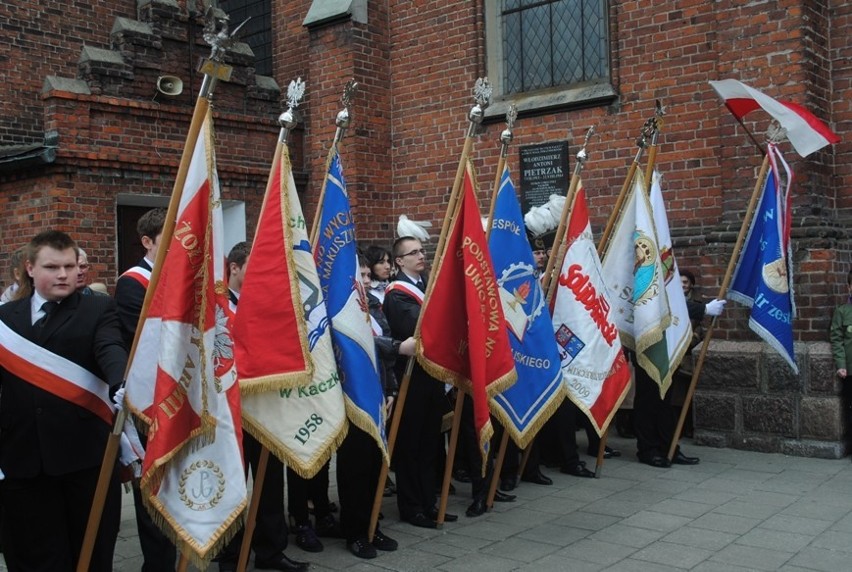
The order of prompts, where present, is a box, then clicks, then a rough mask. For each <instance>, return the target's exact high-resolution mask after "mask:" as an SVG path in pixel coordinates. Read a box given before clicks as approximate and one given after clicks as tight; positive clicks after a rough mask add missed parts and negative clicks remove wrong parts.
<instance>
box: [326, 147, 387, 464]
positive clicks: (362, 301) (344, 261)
mask: <svg viewBox="0 0 852 572" xmlns="http://www.w3.org/2000/svg"><path fill="white" fill-rule="evenodd" d="M319 219H320V223H319V232H318V236H317V242H316V246H315V247H314V259H315V261H316V264H317V272H318V274H319V280H320V286H321V287H322V290H323V294H324V295H325V303H326V307H327V309H328V316H329V319H330V321H331V337H332V342H333V343H334V355H335V359H336V360H337V366H338V370H339V372H340V377H341V385H342V386H343V393H344V395H345V397H346V413H347V416H348V417H349V420H350V421H351V422H352V423H354V424H355V425H356V426H358V427H359V428H360V429H362V430H363V431H365V432H366V433H368V434H370V435H371V436H372V437H373V438H374V439H376V441H377V443H378V444H379V446H380V447H381V448H382V450H383V452H384V454H385V455H387V448H386V438H385V415H384V407H383V404H384V392H383V391H382V384H381V378H380V375H379V369H378V360H377V357H376V347H375V342H374V340H373V331H372V328H371V326H370V315H369V310H368V306H367V297H366V293H365V292H364V286H363V284H362V283H361V275H360V272H359V267H358V254H357V249H356V245H355V223H354V221H353V219H352V211H351V209H350V206H349V196H348V195H347V193H346V182H345V180H344V178H343V167H342V166H341V164H340V156H339V155H338V154H337V152H336V149H334V150H332V157H331V161H330V162H329V169H328V174H327V176H326V188H325V194H324V197H323V203H322V205H321V214H320V217H319Z"/></svg>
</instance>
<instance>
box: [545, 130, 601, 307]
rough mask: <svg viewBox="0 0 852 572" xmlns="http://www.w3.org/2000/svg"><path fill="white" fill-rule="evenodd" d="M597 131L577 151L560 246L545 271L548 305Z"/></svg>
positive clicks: (558, 233) (558, 229)
mask: <svg viewBox="0 0 852 572" xmlns="http://www.w3.org/2000/svg"><path fill="white" fill-rule="evenodd" d="M594 133H595V127H594V125H593V126H592V127H589V129H588V131H586V138H585V140H584V141H583V147H582V148H581V149H580V150H579V151H578V152H577V164H576V165H575V166H574V172H573V173H572V174H571V182H570V183H569V184H568V193H567V194H566V195H565V204H564V205H563V207H562V213H561V215H560V217H559V226H557V227H556V238H557V239H558V240H559V247H558V248H557V249H556V256H551V257H550V258H549V259H548V260H547V267H546V268H545V271H544V278H543V279H542V284H541V287H542V289H543V290H544V291H545V293H546V294H547V296H546V300H547V305H548V307H549V306H550V302H551V300H553V295H554V294H555V293H556V286H557V284H558V283H559V281H558V280H554V279H553V278H554V274H556V273H558V272H559V271H560V270H561V269H562V263H563V262H564V261H565V254H566V253H567V252H568V244H566V242H565V232H566V229H567V228H568V217H569V216H571V213H572V212H573V210H574V200H575V199H576V198H577V188H578V187H579V186H580V173H582V172H583V166H584V165H585V163H586V159H587V158H588V156H587V155H586V146H587V145H588V144H589V139H591V137H592V135H594Z"/></svg>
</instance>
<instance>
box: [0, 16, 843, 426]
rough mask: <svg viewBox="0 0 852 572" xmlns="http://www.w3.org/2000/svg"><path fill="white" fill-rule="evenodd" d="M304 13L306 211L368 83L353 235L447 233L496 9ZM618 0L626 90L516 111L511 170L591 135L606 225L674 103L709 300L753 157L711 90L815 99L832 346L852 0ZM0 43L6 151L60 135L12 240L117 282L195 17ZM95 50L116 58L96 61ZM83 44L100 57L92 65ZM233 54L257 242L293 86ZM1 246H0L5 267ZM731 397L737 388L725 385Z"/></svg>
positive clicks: (687, 221)
mask: <svg viewBox="0 0 852 572" xmlns="http://www.w3.org/2000/svg"><path fill="white" fill-rule="evenodd" d="M137 4H138V6H137ZM189 4H190V5H191V6H195V5H196V4H197V2H194V1H193V2H190V3H189ZM311 4H312V2H311V0H296V1H288V0H272V6H273V53H274V75H275V80H276V81H277V82H278V85H279V86H280V87H281V89H282V91H283V92H286V86H287V84H288V83H289V82H290V80H292V79H294V78H296V77H299V76H301V77H302V78H304V79H305V80H306V82H307V86H308V89H307V92H306V100H305V102H304V103H303V105H302V107H301V111H302V112H303V115H304V124H303V127H301V128H300V129H298V130H296V132H295V133H294V134H293V135H292V139H293V145H292V148H293V149H294V152H293V158H294V160H293V163H294V167H295V169H296V170H297V175H298V181H299V183H300V185H301V187H302V190H303V199H304V211H305V214H306V216H307V217H308V219H309V220H310V219H312V217H313V213H314V210H315V208H316V202H317V198H318V195H319V191H320V187H321V183H322V179H323V174H324V173H323V172H324V169H325V162H326V154H327V152H328V149H329V146H330V144H331V141H332V139H333V137H334V133H335V125H334V119H335V117H336V115H337V113H338V112H339V111H340V109H341V103H340V95H341V90H342V88H343V85H344V84H345V83H346V81H347V80H349V79H350V78H354V79H355V80H357V81H358V82H359V83H360V84H361V88H360V90H359V93H358V95H357V96H356V98H355V101H354V102H353V105H352V108H351V115H352V124H351V127H350V128H349V130H348V131H347V136H346V138H345V139H344V140H343V141H342V143H341V146H340V149H341V156H342V160H343V164H344V168H345V173H346V178H347V182H348V185H349V190H350V192H351V194H352V200H353V204H354V205H355V207H354V208H355V216H356V221H357V223H358V231H357V233H358V235H359V237H360V238H361V240H362V242H384V243H386V244H389V243H390V242H391V240H392V239H393V235H394V229H395V227H396V220H397V217H398V216H399V215H400V214H406V215H408V216H410V217H411V218H414V219H424V220H430V221H432V222H433V223H434V228H436V229H437V228H440V225H441V222H442V217H443V214H444V212H445V208H446V200H447V197H448V195H449V191H450V188H451V186H452V182H453V178H454V176H455V173H456V169H457V165H458V158H459V153H460V152H461V149H462V144H463V140H464V135H465V132H466V131H467V126H468V121H467V114H468V111H469V110H470V106H471V103H472V101H471V96H470V92H471V88H472V86H473V82H474V80H475V79H476V78H477V77H481V76H484V75H486V73H487V70H486V57H485V55H486V45H485V22H484V12H483V3H482V2H478V1H477V2H456V1H452V0H431V1H425V0H389V1H388V2H379V3H376V2H369V3H367V6H368V19H367V22H366V23H362V22H356V21H354V20H352V19H347V18H341V19H339V20H336V21H333V22H328V23H325V24H322V25H318V26H313V27H311V28H310V29H308V28H306V27H305V26H303V25H302V23H303V21H304V20H305V17H306V15H307V13H308V10H309V8H310V6H311ZM609 5H610V8H609V22H610V33H611V58H612V60H611V69H612V85H613V87H614V89H615V90H616V92H617V97H616V98H615V99H614V101H612V102H611V103H609V104H607V105H598V106H591V107H577V108H565V109H557V110H554V111H550V112H547V113H541V114H531V115H528V116H522V117H520V118H519V119H518V121H517V122H516V125H515V131H514V132H515V140H514V143H513V147H512V148H511V150H510V156H509V166H510V168H511V169H512V171H513V173H514V174H515V177H516V178H517V174H518V172H519V165H518V151H517V147H518V146H521V145H532V144H536V143H543V142H548V141H555V140H568V141H569V143H570V153H571V154H572V155H573V154H574V153H576V151H577V150H578V146H579V144H580V142H581V141H582V138H583V135H584V134H585V132H586V129H587V128H588V127H589V126H591V125H595V126H596V128H597V135H596V136H595V137H594V138H593V140H592V142H591V144H590V146H589V149H588V151H589V157H590V158H589V161H588V162H587V165H586V169H585V171H584V173H583V181H584V186H585V187H586V189H587V193H588V197H589V201H590V211H591V215H592V224H593V228H594V229H595V231H596V232H598V233H599V232H600V231H601V229H602V228H603V226H604V224H605V223H606V220H607V217H608V216H609V214H610V212H611V211H612V207H613V204H614V201H615V197H616V195H617V193H618V191H619V189H620V188H621V186H622V183H623V178H624V176H625V174H626V171H627V167H628V165H629V163H630V161H631V160H632V158H633V156H634V154H635V151H636V147H635V144H634V142H635V139H636V136H637V135H638V132H639V129H640V127H641V125H642V123H643V122H644V121H645V120H646V119H647V118H648V117H649V116H650V115H651V114H652V112H653V107H654V101H655V100H656V99H660V100H661V101H662V102H663V103H664V104H665V106H666V107H667V111H668V113H667V115H666V117H665V123H664V126H663V130H662V134H661V137H660V141H659V143H660V146H659V154H658V165H659V167H660V169H661V170H662V171H663V173H664V175H665V179H664V193H665V196H666V198H667V202H668V208H669V218H670V224H671V227H672V232H673V235H674V237H675V246H676V249H677V254H678V257H679V261H680V265H681V267H683V268H690V269H692V270H694V271H695V272H696V274H697V275H698V276H700V282H701V286H702V292H703V293H704V295H705V296H707V297H712V296H714V295H715V293H716V292H717V290H718V288H719V285H720V283H721V280H722V276H723V274H724V271H725V268H726V266H727V264H728V260H729V258H730V256H731V250H732V247H733V244H734V241H735V239H736V236H737V233H738V231H739V228H740V221H741V219H742V215H743V210H744V207H745V204H746V202H747V200H748V197H749V196H750V195H751V193H752V190H753V187H754V180H755V176H756V174H757V172H758V170H759V168H760V163H761V156H760V152H759V151H758V150H757V149H756V147H755V145H754V144H753V143H752V142H751V141H750V140H749V138H748V137H747V135H746V132H745V130H744V129H743V127H741V126H740V125H738V124H737V122H736V121H735V120H734V119H733V117H732V116H730V114H728V113H727V111H725V109H724V107H723V105H722V104H721V103H720V101H719V99H718V97H717V96H716V95H715V93H714V92H713V90H712V89H711V88H710V86H709V84H708V80H712V79H722V78H728V77H733V78H737V79H740V80H742V81H745V82H747V83H749V84H750V85H753V86H755V87H757V88H760V89H763V90H765V91H766V92H767V93H769V94H770V95H773V96H776V97H779V98H784V99H790V100H793V101H796V102H798V103H801V104H804V105H806V106H807V107H808V108H810V109H811V110H812V111H814V113H816V114H817V115H818V116H819V117H821V118H822V119H824V120H826V121H827V122H829V124H830V125H831V127H832V128H833V129H835V131H837V132H838V133H839V134H840V135H841V137H843V139H844V140H843V141H842V142H841V143H840V144H838V145H836V146H833V147H832V148H830V149H825V150H823V151H820V152H818V153H815V154H814V155H812V156H811V157H808V158H807V159H804V160H803V159H800V158H799V157H798V156H797V155H796V154H795V153H794V152H793V151H792V149H791V148H790V147H789V145H785V146H784V147H783V148H784V150H785V152H786V156H787V159H788V160H789V161H790V162H791V165H792V166H793V168H794V169H795V171H796V175H797V180H796V185H795V187H794V190H793V204H794V208H795V216H794V229H793V233H794V249H795V252H794V264H795V276H796V279H795V288H796V301H797V305H798V309H799V316H798V318H797V319H796V321H795V322H794V327H795V337H796V340H797V342H798V343H800V344H804V346H802V348H803V350H802V351H803V354H802V355H803V356H811V355H815V354H814V352H816V354H819V355H822V354H820V353H819V352H820V351H821V350H820V347H822V346H820V344H824V341H825V339H826V330H827V326H828V322H829V320H830V315H831V311H832V308H833V307H834V306H835V305H836V304H838V303H839V302H840V301H841V300H842V292H843V286H842V278H843V276H844V275H845V272H846V271H847V269H848V268H849V266H850V263H852V240H850V234H849V232H850V231H849V230H848V229H849V228H850V227H852V224H850V223H852V192H850V182H852V167H850V164H852V161H850V154H852V147H851V145H852V143H850V141H849V139H850V137H849V134H850V132H852V129H850V121H852V97H850V95H852V93H850V91H852V64H850V61H852V57H850V56H852V48H850V39H849V34H848V33H847V32H848V29H849V28H850V23H852V4H850V3H848V2H844V3H839V4H837V3H835V4H833V5H832V6H831V10H829V9H828V5H827V3H825V2H818V1H816V0H777V1H775V2H752V3H744V2H738V1H735V0H719V1H716V2H703V1H700V0H680V1H677V2H673V1H669V2H655V3H652V4H649V3H647V2H640V1H638V0H637V1H614V0H613V1H611V2H610V4H609ZM0 35H3V37H4V38H9V40H8V41H4V42H2V45H0V62H3V63H4V66H5V67H4V72H5V73H4V81H3V82H2V83H0V100H2V101H4V112H5V113H4V114H3V117H2V118H0V145H2V146H5V145H21V144H27V143H34V142H40V141H42V140H43V139H44V138H45V134H46V133H47V132H51V133H55V134H57V135H58V140H59V148H58V155H57V159H56V160H55V161H54V162H53V163H50V164H48V165H44V166H41V167H38V168H34V169H25V170H19V171H9V170H8V169H7V170H0V208H2V209H3V210H2V212H3V213H4V214H3V215H2V221H0V228H1V229H2V239H3V244H4V245H7V246H8V247H9V249H8V250H9V251H11V249H12V247H14V246H15V245H17V244H18V243H19V242H22V241H23V240H25V239H26V238H28V237H29V235H30V234H31V233H32V231H33V228H34V226H35V225H55V226H59V227H62V228H67V229H69V230H72V231H73V232H72V234H74V235H75V236H78V237H79V238H80V239H81V243H82V244H83V246H84V247H85V248H87V250H89V251H90V252H91V253H92V261H93V263H94V264H95V270H96V271H97V273H98V278H99V279H101V280H105V281H107V282H110V283H111V282H112V280H113V279H114V276H115V271H116V269H115V255H114V249H115V241H116V236H115V220H114V217H115V209H116V198H115V197H116V194H117V193H118V192H122V193H138V194H146V195H150V194H154V195H161V194H162V195H165V194H168V192H169V191H170V189H171V185H172V181H173V179H174V173H175V170H176V168H177V163H178V159H179V155H180V151H181V148H182V144H183V138H184V136H185V133H186V129H187V127H188V123H189V118H190V116H191V112H192V105H193V98H194V96H195V94H197V91H198V88H199V85H200V78H199V77H198V76H197V75H196V74H194V73H193V72H192V71H191V70H193V69H194V67H195V65H196V63H197V60H198V59H199V57H201V56H203V55H206V54H208V53H209V48H208V47H207V46H206V44H205V43H204V42H203V40H202V38H201V21H200V17H199V16H198V14H197V13H196V14H192V13H190V12H189V11H188V10H187V2H183V1H181V2H178V3H174V2H171V1H168V0H145V1H144V2H139V3H138V2H137V1H136V0H117V1H109V2H107V1H106V0H96V1H90V2H70V3H68V2H66V3H59V2H55V1H50V2H35V1H33V0H15V1H14V2H4V3H2V5H0ZM92 49H100V50H106V51H108V52H110V53H112V54H117V55H118V56H120V57H119V58H118V59H114V58H105V59H104V58H103V54H102V53H101V52H92ZM84 53H89V54H94V56H95V57H92V58H88V59H87V58H83V57H82V56H83V54H84ZM98 54H100V55H98ZM99 58H101V59H99ZM231 61H232V63H233V64H234V68H235V72H234V77H233V80H232V82H230V83H228V84H220V85H219V86H218V87H217V90H216V99H215V102H214V106H215V113H216V128H217V133H218V135H219V141H220V153H219V165H220V176H221V178H222V182H223V190H224V194H225V197H226V198H232V199H239V200H245V201H247V214H248V217H249V221H248V232H249V235H251V233H252V231H253V228H254V224H255V221H256V217H257V212H258V209H259V206H260V201H259V199H260V196H261V193H262V190H263V186H264V182H265V179H266V175H267V172H268V163H269V160H270V156H271V152H272V150H273V148H274V144H275V134H276V133H277V131H278V125H277V123H276V118H277V115H278V114H279V113H280V111H281V110H282V106H281V100H282V98H283V93H282V94H279V93H277V92H275V91H274V90H269V89H266V88H264V87H263V85H260V84H258V83H257V81H256V78H255V75H254V69H253V63H252V62H253V60H252V57H251V55H250V54H246V53H244V52H237V53H234V54H233V55H232V56H231ZM163 74H169V75H177V76H179V77H181V78H182V79H183V80H184V83H185V92H184V94H182V95H181V96H179V97H177V98H173V99H165V98H163V97H162V96H156V97H155V83H156V78H157V77H158V76H159V75H163ZM48 76H59V77H62V78H68V79H70V80H73V79H78V80H80V81H81V82H82V84H83V85H84V86H85V87H86V89H87V90H88V91H86V92H80V91H75V90H74V89H53V90H52V91H50V92H48V93H45V94H42V86H43V85H44V83H45V78H47V77H48ZM765 126H766V121H765V118H763V117H760V116H757V115H756V120H755V121H747V122H746V127H747V128H748V129H749V130H750V131H752V132H753V133H754V134H755V136H756V137H757V138H758V139H759V140H762V139H763V136H762V131H763V130H764V129H765ZM503 127H504V125H503V123H502V121H492V122H491V123H488V124H487V125H486V126H485V130H484V132H483V134H482V135H481V136H479V137H478V138H477V140H476V142H475V146H474V151H473V159H474V164H475V167H476V170H477V173H478V183H479V187H480V193H479V196H480V200H481V203H482V209H483V210H485V208H486V206H487V201H488V197H490V194H491V187H492V185H493V181H494V175H495V172H494V171H495V168H496V164H497V157H498V153H499V149H500V142H499V135H500V132H501V130H502V129H503ZM223 150H225V151H223ZM643 162H644V159H643ZM572 164H573V158H572ZM7 257H8V252H0V268H3V269H4V272H5V266H6V264H5V261H6V260H7ZM730 306H734V305H733V304H731V305H730ZM719 326H720V327H719V328H717V337H718V338H719V339H720V340H737V341H738V343H739V344H740V346H738V347H742V348H743V349H744V352H745V351H746V350H747V349H748V348H758V349H759V348H762V347H763V346H762V345H761V344H760V343H759V342H757V341H756V337H755V336H754V335H753V334H751V332H750V331H749V330H748V328H747V314H746V312H745V311H744V310H743V309H738V308H731V309H730V310H729V311H727V312H726V314H725V317H724V319H722V320H720V324H719ZM748 344H752V345H748ZM748 351H752V350H751V349H748ZM755 351H757V350H755ZM761 351H762V350H761ZM808 359H810V358H808ZM760 367H762V366H760ZM761 371H762V370H761ZM761 375H763V374H761ZM808 375H816V374H808ZM820 375H822V374H820ZM761 379H765V378H764V377H761ZM808 379H810V378H808ZM761 383H763V382H761ZM766 383H768V382H766ZM808 383H810V382H808ZM821 383H827V380H821ZM767 387H768V386H767ZM713 391H721V390H720V389H719V388H714V389H713ZM736 391H737V389H736V388H735V387H734V388H731V396H734V395H735V392H736ZM799 395H800V396H804V397H807V396H808V394H807V392H806V391H805V392H799ZM823 397H824V396H823ZM800 402H802V400H800ZM809 403H813V402H809ZM808 407H811V406H810V405H808ZM812 409H813V408H812V407H811V408H810V409H807V410H808V411H811V410H812ZM797 415H799V414H798V413H797ZM746 433H748V431H746ZM805 433H807V431H805V432H804V433H802V435H804V434H805ZM808 434H809V433H808Z"/></svg>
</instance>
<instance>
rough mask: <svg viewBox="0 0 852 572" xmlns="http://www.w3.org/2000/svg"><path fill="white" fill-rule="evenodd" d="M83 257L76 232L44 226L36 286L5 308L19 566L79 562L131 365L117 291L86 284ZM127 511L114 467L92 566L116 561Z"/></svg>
mask: <svg viewBox="0 0 852 572" xmlns="http://www.w3.org/2000/svg"><path fill="white" fill-rule="evenodd" d="M77 256H78V253H77V245H76V243H75V242H74V240H73V239H72V238H71V237H70V236H68V235H67V234H66V233H64V232H60V231H57V230H47V231H44V232H41V233H39V234H38V235H36V236H35V237H34V238H33V239H32V240H31V241H30V243H29V245H28V247H27V262H26V270H27V274H28V276H29V281H30V284H31V286H32V294H31V295H30V296H28V297H25V298H19V299H17V300H14V301H12V302H9V303H7V304H4V305H3V306H2V307H0V322H2V324H0V346H2V352H0V391H2V395H3V398H2V400H0V424H1V425H2V427H3V430H2V432H0V471H2V473H0V474H3V475H4V480H3V495H2V501H0V504H2V522H0V537H2V543H3V549H4V553H5V559H6V565H7V566H8V568H9V570H12V571H15V570H73V569H74V567H75V566H76V564H77V560H78V559H79V557H80V554H81V550H82V547H83V536H84V533H85V531H86V522H87V521H88V517H89V510H90V508H91V505H92V499H93V498H94V493H95V488H96V485H97V483H98V476H99V473H100V468H101V464H102V460H103V451H104V449H105V448H106V442H107V438H108V436H109V434H110V431H111V429H112V422H113V419H114V407H113V404H112V402H111V400H110V393H111V392H112V391H113V389H114V388H117V387H118V386H119V385H121V382H122V380H123V378H124V369H125V367H126V364H127V350H126V349H125V347H124V343H123V341H122V337H121V330H120V327H119V321H118V315H117V313H116V308H115V304H114V302H113V301H112V299H111V298H109V297H107V296H82V295H80V293H78V292H77V291H76V280H77V272H78V267H77ZM120 518H121V498H120V485H119V480H118V472H117V470H116V469H115V468H114V470H113V472H112V475H111V477H110V478H109V484H108V485H107V495H106V500H105V504H104V510H103V515H102V519H101V523H100V527H99V529H98V532H97V535H96V538H95V543H94V547H93V550H92V553H91V560H90V566H89V568H88V569H89V570H92V571H104V572H106V571H109V570H112V558H113V551H114V549H115V542H116V539H117V536H118V527H119V521H120Z"/></svg>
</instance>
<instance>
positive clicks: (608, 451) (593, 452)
mask: <svg viewBox="0 0 852 572" xmlns="http://www.w3.org/2000/svg"><path fill="white" fill-rule="evenodd" d="M586 453H587V454H588V455H590V456H592V457H597V456H598V451H597V449H586ZM620 456H621V451H619V450H617V449H612V448H610V447H604V456H603V458H604V459H612V458H613V457H620Z"/></svg>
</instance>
